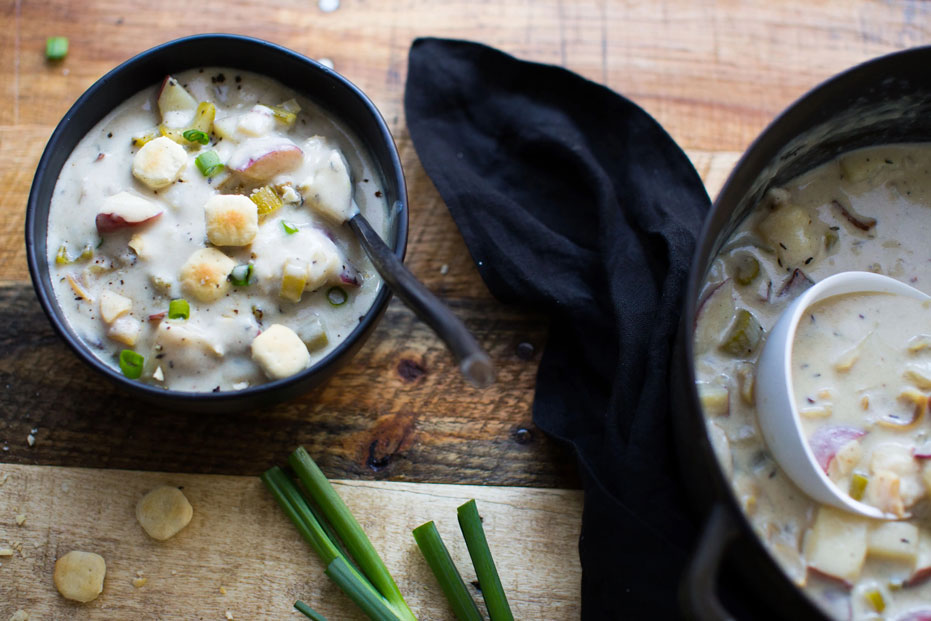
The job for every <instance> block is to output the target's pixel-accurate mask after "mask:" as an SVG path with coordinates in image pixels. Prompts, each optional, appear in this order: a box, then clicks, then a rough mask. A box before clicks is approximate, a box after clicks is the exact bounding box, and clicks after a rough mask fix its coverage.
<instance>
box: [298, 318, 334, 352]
mask: <svg viewBox="0 0 931 621" xmlns="http://www.w3.org/2000/svg"><path fill="white" fill-rule="evenodd" d="M298 336H300V337H301V340H302V341H304V344H305V345H307V349H308V350H309V351H315V350H317V349H323V348H324V347H326V346H327V344H328V343H329V342H330V339H329V337H328V336H327V333H326V326H325V325H324V324H323V321H321V320H320V318H319V317H315V318H313V319H311V320H309V321H304V322H302V324H301V327H300V329H299V330H298Z"/></svg>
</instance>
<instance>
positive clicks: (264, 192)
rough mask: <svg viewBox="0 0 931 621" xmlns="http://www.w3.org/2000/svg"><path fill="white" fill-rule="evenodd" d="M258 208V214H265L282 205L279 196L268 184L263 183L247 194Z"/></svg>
mask: <svg viewBox="0 0 931 621" xmlns="http://www.w3.org/2000/svg"><path fill="white" fill-rule="evenodd" d="M249 198H250V199H252V202H253V203H255V205H256V207H258V209H259V215H260V216H267V215H268V214H270V213H272V212H273V211H275V210H276V209H278V208H279V207H281V205H282V201H281V197H280V196H278V192H276V191H275V188H273V187H272V186H270V185H263V186H262V187H260V188H259V189H257V190H255V191H254V192H252V194H251V195H250V196H249Z"/></svg>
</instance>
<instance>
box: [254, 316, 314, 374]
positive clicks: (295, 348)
mask: <svg viewBox="0 0 931 621" xmlns="http://www.w3.org/2000/svg"><path fill="white" fill-rule="evenodd" d="M252 359H253V360H255V361H256V363H258V365H259V366H260V367H261V368H262V371H264V372H265V375H267V376H268V378H269V379H273V380H276V379H282V378H284V377H290V376H291V375H294V374H295V373H299V372H301V371H303V370H304V369H306V368H307V366H308V365H309V364H310V353H308V351H307V346H306V345H304V342H303V341H302V340H301V337H299V336H298V335H297V334H295V332H294V331H293V330H292V329H291V328H288V327H287V326H283V325H281V324H279V323H276V324H274V325H272V326H271V327H270V328H268V330H265V331H264V332H262V334H260V335H258V336H257V337H255V339H254V340H253V341H252Z"/></svg>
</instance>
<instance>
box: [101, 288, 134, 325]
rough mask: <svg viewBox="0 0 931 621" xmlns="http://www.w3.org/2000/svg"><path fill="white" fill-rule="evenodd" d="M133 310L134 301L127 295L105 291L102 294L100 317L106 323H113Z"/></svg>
mask: <svg viewBox="0 0 931 621" xmlns="http://www.w3.org/2000/svg"><path fill="white" fill-rule="evenodd" d="M132 309H133V301H132V300H130V299H129V298H128V297H126V296H125V295H120V294H119V293H116V292H115V291H110V290H109V289H104V290H103V291H102V292H101V293H100V317H101V318H102V319H103V320H104V321H105V322H106V323H113V322H114V321H115V320H116V318H117V317H120V316H122V315H125V314H126V313H128V312H129V311H131V310H132Z"/></svg>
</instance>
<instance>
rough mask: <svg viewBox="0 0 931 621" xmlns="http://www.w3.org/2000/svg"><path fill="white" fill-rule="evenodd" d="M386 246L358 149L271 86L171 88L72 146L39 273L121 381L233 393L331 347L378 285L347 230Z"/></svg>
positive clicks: (140, 99)
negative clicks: (358, 229) (363, 226)
mask: <svg viewBox="0 0 931 621" xmlns="http://www.w3.org/2000/svg"><path fill="white" fill-rule="evenodd" d="M357 209H358V210H361V211H362V213H363V214H364V215H365V217H366V218H367V219H368V220H369V221H370V222H372V225H373V226H374V227H375V230H376V231H378V232H379V233H380V234H381V235H382V236H384V235H385V230H386V226H387V206H386V202H385V198H384V196H383V194H382V189H381V185H380V180H379V177H378V174H377V172H376V170H375V168H374V165H373V163H372V161H371V159H370V158H369V156H368V154H367V153H366V151H365V149H364V148H363V145H362V144H361V142H360V141H359V140H358V138H357V137H355V136H354V135H352V134H351V133H350V132H348V131H347V130H346V129H345V128H344V127H343V126H342V125H341V124H340V123H339V121H338V119H335V118H333V117H332V116H330V115H329V114H328V113H326V112H325V111H323V110H322V109H320V108H319V107H318V106H316V105H314V104H313V103H312V102H311V101H310V100H308V99H306V98H304V97H302V96H299V95H297V94H295V93H294V92H293V91H292V90H290V89H289V88H287V87H286V86H283V85H281V84H279V83H278V82H276V81H274V80H271V79H269V78H266V77H263V76H259V75H256V74H252V73H248V72H244V71H239V70H234V69H225V68H203V69H192V70H189V71H185V72H183V73H179V74H177V75H174V76H169V77H167V78H166V79H165V81H164V82H163V83H162V84H160V85H153V86H152V87H151V88H148V89H145V90H143V91H141V92H139V93H137V94H136V95H134V96H133V97H130V98H129V99H128V100H127V101H125V102H124V103H123V104H121V105H120V106H119V107H118V108H117V109H115V110H113V111H112V112H110V113H109V114H108V115H107V116H106V117H104V119H103V120H102V121H100V122H99V123H98V124H97V125H96V126H95V127H94V129H92V130H91V131H90V132H89V133H88V134H87V136H85V137H84V138H83V139H82V140H81V142H80V143H79V144H78V146H77V147H76V148H75V149H74V151H73V152H72V154H71V155H70V157H69V158H68V161H67V162H66V164H65V166H64V167H63V168H62V171H61V174H60V177H59V179H58V182H57V184H56V186H55V191H54V193H53V196H52V201H51V206H50V212H49V224H48V252H49V257H48V259H49V266H50V268H49V269H50V272H51V277H52V283H53V286H54V291H55V295H56V297H57V299H58V303H59V305H60V306H61V308H62V310H63V311H64V314H65V317H66V319H67V321H68V323H69V325H70V326H71V328H72V329H73V330H74V332H75V333H77V334H78V336H79V337H80V338H81V339H82V340H83V341H84V342H85V343H86V344H87V345H88V347H89V348H90V349H91V351H93V352H94V353H95V354H96V355H97V356H98V357H99V358H100V359H101V360H103V361H104V362H106V363H107V364H109V365H111V366H113V367H114V368H117V369H120V370H121V371H122V372H123V373H124V374H125V375H126V376H127V377H130V378H132V379H135V380H138V381H141V382H146V383H149V384H152V385H154V386H160V387H163V388H165V389H170V390H178V391H193V392H206V391H230V390H241V389H244V388H247V387H249V386H254V385H256V384H261V383H264V382H267V381H269V380H275V379H281V378H285V377H289V376H291V375H294V374H296V373H299V372H300V371H302V370H304V369H306V368H307V367H309V366H311V365H313V364H314V362H315V361H317V360H319V359H320V358H322V357H323V356H325V355H326V354H327V353H328V352H330V351H331V350H332V349H333V348H334V347H336V345H337V344H338V343H339V342H340V341H341V340H343V339H345V338H346V336H348V335H349V333H350V332H351V331H352V330H353V328H354V327H355V326H356V325H358V323H359V321H360V320H361V319H362V317H363V316H364V315H365V314H366V313H367V312H368V311H369V308H370V307H371V305H372V303H373V301H374V299H375V296H376V294H377V293H378V291H379V288H380V287H381V286H382V283H381V280H380V278H379V277H378V275H377V274H376V273H375V270H374V268H373V267H372V265H371V263H370V262H369V260H368V258H367V257H366V256H365V255H364V253H363V251H362V249H361V248H360V246H359V245H358V243H357V242H356V241H355V240H354V238H353V236H352V233H351V231H349V230H348V227H345V226H343V224H342V223H343V221H344V220H345V219H346V218H348V217H349V216H351V215H352V214H353V213H355V210H357Z"/></svg>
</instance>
